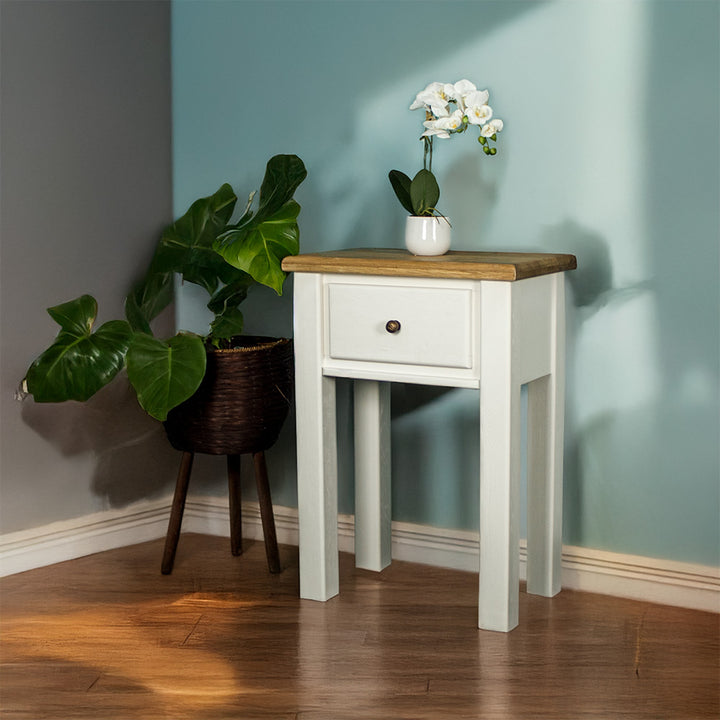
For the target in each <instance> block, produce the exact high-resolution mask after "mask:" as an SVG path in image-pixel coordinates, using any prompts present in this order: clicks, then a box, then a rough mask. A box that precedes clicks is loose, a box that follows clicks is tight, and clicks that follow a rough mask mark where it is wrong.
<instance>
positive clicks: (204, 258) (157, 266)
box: [151, 183, 237, 295]
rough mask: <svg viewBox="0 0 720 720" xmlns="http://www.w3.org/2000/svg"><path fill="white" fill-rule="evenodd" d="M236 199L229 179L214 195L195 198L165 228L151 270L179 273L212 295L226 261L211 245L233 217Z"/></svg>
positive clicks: (154, 271)
mask: <svg viewBox="0 0 720 720" xmlns="http://www.w3.org/2000/svg"><path fill="white" fill-rule="evenodd" d="M236 202H237V196H236V195H235V193H234V191H233V189H232V187H231V186H230V185H229V184H228V183H225V184H223V185H222V186H221V187H220V188H219V189H218V191H217V192H216V193H215V194H214V195H211V196H210V197H206V198H201V199H199V200H196V201H195V202H194V203H193V204H192V205H191V206H190V208H189V210H188V211H187V212H186V213H185V215H183V216H182V217H181V218H179V219H178V220H176V221H175V222H174V223H173V224H172V225H170V226H169V227H167V228H166V229H165V231H164V232H163V234H162V237H161V238H160V242H159V244H158V248H157V251H156V253H155V257H154V258H153V261H152V265H151V272H153V273H168V272H170V273H180V274H181V275H182V276H183V279H184V280H187V281H188V282H192V283H195V284H196V285H200V286H202V287H204V288H205V289H206V290H207V291H208V292H209V293H210V294H211V295H212V293H214V292H215V290H216V289H217V275H218V271H219V267H220V266H221V265H222V262H223V261H222V259H221V258H219V257H218V256H217V255H216V253H215V252H214V251H213V249H212V245H213V242H214V241H215V238H216V237H217V235H218V234H219V233H220V232H222V230H223V229H224V228H225V227H226V226H227V224H228V222H229V221H230V218H231V216H232V214H233V211H234V209H235V203H236Z"/></svg>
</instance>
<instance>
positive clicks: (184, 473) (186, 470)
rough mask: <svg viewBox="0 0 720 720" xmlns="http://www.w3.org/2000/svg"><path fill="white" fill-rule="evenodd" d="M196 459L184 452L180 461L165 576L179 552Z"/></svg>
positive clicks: (171, 516) (163, 565) (192, 454)
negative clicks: (176, 553) (179, 542)
mask: <svg viewBox="0 0 720 720" xmlns="http://www.w3.org/2000/svg"><path fill="white" fill-rule="evenodd" d="M194 458H195V454H194V453H191V452H184V453H183V454H182V459H181V460H180V470H179V471H178V477H177V484H176V485H175V496H174V497H173V504H172V510H171V511H170V522H169V523H168V531H167V536H166V538H165V552H164V553H163V559H162V574H163V575H169V574H170V573H171V572H172V569H173V564H174V562H175V551H176V550H177V545H178V540H179V539H180V526H181V525H182V518H183V511H184V510H185V498H186V497H187V491H188V484H189V482H190V471H191V470H192V465H193V459H194Z"/></svg>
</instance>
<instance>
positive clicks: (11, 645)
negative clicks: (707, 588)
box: [0, 535, 720, 720]
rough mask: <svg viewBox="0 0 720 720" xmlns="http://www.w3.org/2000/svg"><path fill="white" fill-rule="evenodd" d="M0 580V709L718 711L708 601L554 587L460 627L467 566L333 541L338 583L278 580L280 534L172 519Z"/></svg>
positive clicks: (680, 715) (470, 607) (340, 719)
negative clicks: (233, 537) (508, 622)
mask: <svg viewBox="0 0 720 720" xmlns="http://www.w3.org/2000/svg"><path fill="white" fill-rule="evenodd" d="M161 555H162V541H156V542H151V543H144V544H142V545H138V546H135V547H132V548H123V549H120V550H113V551H109V552H106V553H100V554H98V555H94V556H90V557H87V558H80V559H78V560H73V561H71V562H68V563H61V564H58V565H55V566H51V567H48V568H40V569H38V570H33V571H30V572H27V573H22V574H19V575H15V576H11V577H9V578H5V579H3V580H2V584H1V585H0V590H1V592H0V637H1V639H2V642H1V644H0V716H2V718H3V719H4V720H25V719H30V718H32V720H50V719H51V718H52V719H53V720H57V719H58V718H62V719H63V720H64V719H66V718H72V719H77V720H84V719H85V718H88V719H90V718H92V719H93V720H97V719H98V718H113V719H114V720H115V719H119V720H123V719H127V720H133V719H134V718H153V719H154V718H161V719H162V718H172V719H174V720H182V719H184V718H198V719H202V720H222V719H224V718H233V719H237V718H242V719H243V720H255V719H257V720H265V719H266V718H273V719H274V720H284V719H286V718H287V719H291V720H300V719H301V720H330V719H332V720H344V719H346V718H347V719H349V720H352V719H354V718H358V719H360V718H368V719H370V718H372V719H373V720H378V719H381V718H382V719H384V718H398V719H407V720H411V719H412V720H425V719H426V718H428V719H435V718H442V719H443V720H444V719H445V718H487V719H488V720H495V719H497V720H513V719H514V718H537V719H539V720H542V719H543V718H547V719H548V720H551V719H552V720H562V719H563V718H567V719H568V720H570V719H572V720H575V719H576V718H603V719H607V718H613V719H614V718H638V719H644V718H647V719H648V720H650V719H651V718H653V719H656V718H663V719H665V720H674V719H677V720H693V719H695V718H697V719H702V718H717V717H718V716H719V715H720V698H719V690H718V688H719V687H720V665H719V663H720V659H719V658H720V643H719V636H720V626H719V622H718V620H719V617H718V616H717V615H713V614H710V613H702V612H696V611H690V610H683V609H680V608H670V607H663V606H659V605H651V604H648V603H641V602H636V601H630V600H622V599H618V598H609V597H603V596H599V595H591V594H586V593H580V592H572V591H563V592H562V593H561V594H560V595H559V596H557V597H556V598H553V599H548V598H542V597H537V596H531V595H527V594H526V593H525V592H524V591H522V592H521V595H520V626H519V627H518V628H517V629H516V630H514V631H513V632H511V633H509V634H502V633H492V632H485V631H480V630H478V629H477V628H476V627H475V622H476V617H477V608H476V602H477V587H476V582H477V581H476V576H475V575H473V574H470V573H463V572H458V571H451V570H444V569H438V568H430V567H426V566H420V565H413V564H410V563H403V562H393V564H392V565H391V566H390V567H388V568H387V569H386V570H384V571H383V572H382V573H379V574H378V573H372V572H370V571H366V570H357V569H355V568H354V558H353V557H352V556H350V555H345V554H343V555H341V559H340V578H341V585H340V595H339V596H337V597H335V598H333V599H332V600H330V601H328V602H327V603H317V602H313V601H305V600H300V599H299V598H298V557H297V548H293V547H286V546H285V547H281V562H282V566H283V572H282V573H281V574H279V575H271V574H270V573H268V571H267V566H266V563H265V554H264V549H263V546H262V544H260V543H250V542H247V543H245V552H244V554H243V555H242V556H240V557H232V556H231V554H230V552H229V549H228V547H227V540H226V539H223V538H214V537H209V536H201V535H183V537H182V538H181V540H180V546H179V548H178V555H177V559H176V563H175V569H174V570H173V573H172V575H168V576H163V575H161V574H160V570H159V560H160V558H161Z"/></svg>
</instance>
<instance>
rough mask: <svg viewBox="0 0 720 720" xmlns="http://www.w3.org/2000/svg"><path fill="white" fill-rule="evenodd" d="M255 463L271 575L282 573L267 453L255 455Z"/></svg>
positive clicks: (266, 552)
mask: <svg viewBox="0 0 720 720" xmlns="http://www.w3.org/2000/svg"><path fill="white" fill-rule="evenodd" d="M253 462H254V463H255V482H256V483H257V493H258V500H259V502H260V516H261V518H262V526H263V535H264V537H265V555H266V556H267V564H268V569H269V570H270V572H271V573H279V572H280V553H279V552H278V545H277V535H276V533H275V516H274V515H273V507H272V499H271V497H270V483H269V482H268V474H267V465H266V464H265V453H264V452H257V453H253Z"/></svg>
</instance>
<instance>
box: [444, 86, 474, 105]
mask: <svg viewBox="0 0 720 720" xmlns="http://www.w3.org/2000/svg"><path fill="white" fill-rule="evenodd" d="M475 92H477V88H476V87H475V85H474V84H473V83H471V82H470V81H469V80H460V81H458V82H456V83H455V84H454V85H451V86H450V88H449V89H448V90H446V91H445V93H446V94H447V95H449V97H451V98H452V99H453V100H455V101H456V102H457V104H458V107H459V108H460V109H461V110H464V109H465V108H466V107H467V101H466V99H467V97H468V95H471V94H472V93H475Z"/></svg>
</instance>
